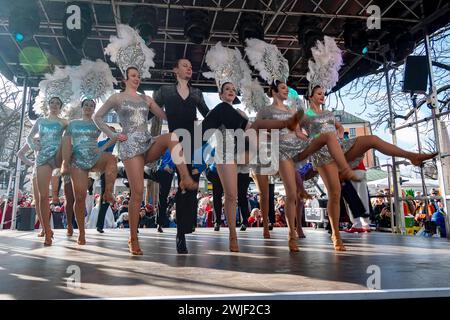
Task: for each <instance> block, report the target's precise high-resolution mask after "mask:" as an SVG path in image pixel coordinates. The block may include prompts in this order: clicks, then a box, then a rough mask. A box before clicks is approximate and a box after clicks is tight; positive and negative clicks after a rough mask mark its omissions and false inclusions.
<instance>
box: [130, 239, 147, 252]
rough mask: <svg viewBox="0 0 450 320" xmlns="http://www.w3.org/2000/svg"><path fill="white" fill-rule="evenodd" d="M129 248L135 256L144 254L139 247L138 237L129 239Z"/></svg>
mask: <svg viewBox="0 0 450 320" xmlns="http://www.w3.org/2000/svg"><path fill="white" fill-rule="evenodd" d="M128 249H129V250H130V253H131V254H132V255H134V256H142V255H143V254H144V252H142V250H141V248H140V247H139V239H138V238H137V237H136V238H130V239H128Z"/></svg>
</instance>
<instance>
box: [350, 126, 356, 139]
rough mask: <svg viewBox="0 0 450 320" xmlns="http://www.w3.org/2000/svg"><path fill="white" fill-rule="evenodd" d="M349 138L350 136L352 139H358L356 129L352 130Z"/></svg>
mask: <svg viewBox="0 0 450 320" xmlns="http://www.w3.org/2000/svg"><path fill="white" fill-rule="evenodd" d="M349 136H350V138H354V137H356V129H355V128H350V130H349Z"/></svg>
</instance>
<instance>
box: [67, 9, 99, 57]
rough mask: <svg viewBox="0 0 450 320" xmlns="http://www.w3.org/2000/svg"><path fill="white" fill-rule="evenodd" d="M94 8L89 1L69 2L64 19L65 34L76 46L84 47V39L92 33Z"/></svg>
mask: <svg viewBox="0 0 450 320" xmlns="http://www.w3.org/2000/svg"><path fill="white" fill-rule="evenodd" d="M92 16H93V15H92V10H91V7H90V6H89V4H88V3H82V2H69V3H68V4H66V7H65V13H64V19H63V34H64V35H65V36H66V38H67V41H69V43H70V44H71V45H72V46H73V47H74V48H75V49H81V48H83V45H84V41H85V40H86V38H87V37H88V36H89V34H90V33H91V29H92V20H93V19H92Z"/></svg>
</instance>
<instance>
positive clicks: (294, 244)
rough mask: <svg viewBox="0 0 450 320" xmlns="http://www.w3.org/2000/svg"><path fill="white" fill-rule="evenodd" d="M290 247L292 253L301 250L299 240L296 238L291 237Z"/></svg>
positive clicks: (289, 240) (289, 239)
mask: <svg viewBox="0 0 450 320" xmlns="http://www.w3.org/2000/svg"><path fill="white" fill-rule="evenodd" d="M288 246H289V251H290V252H299V251H300V249H299V248H298V245H297V239H296V238H295V237H292V236H289V238H288Z"/></svg>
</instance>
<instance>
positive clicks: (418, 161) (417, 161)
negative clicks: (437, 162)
mask: <svg viewBox="0 0 450 320" xmlns="http://www.w3.org/2000/svg"><path fill="white" fill-rule="evenodd" d="M437 155H438V153H437V152H434V153H418V154H416V156H415V157H414V158H411V159H409V161H411V164H412V165H414V166H416V167H420V166H422V165H423V162H424V161H426V160H430V159H433V158H434V157H436V156H437Z"/></svg>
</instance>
